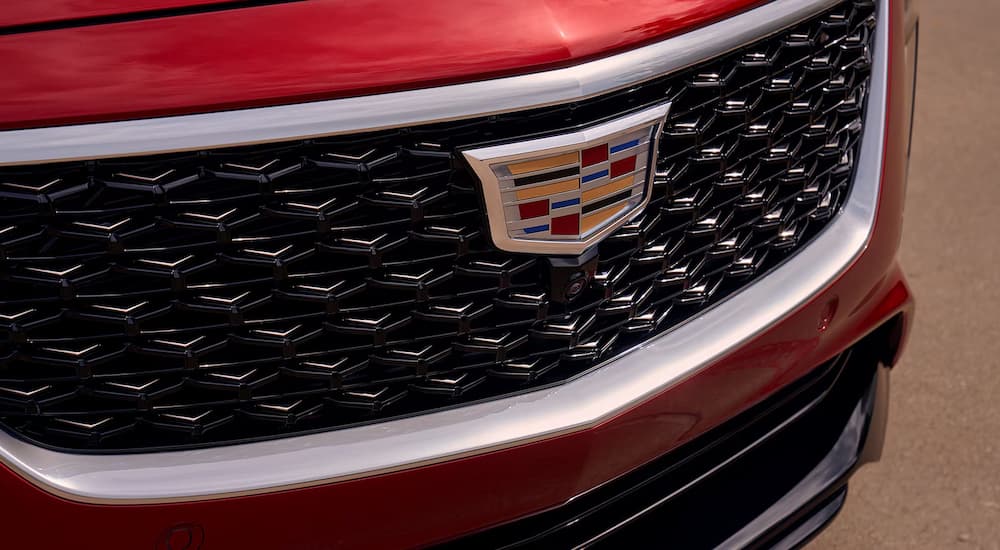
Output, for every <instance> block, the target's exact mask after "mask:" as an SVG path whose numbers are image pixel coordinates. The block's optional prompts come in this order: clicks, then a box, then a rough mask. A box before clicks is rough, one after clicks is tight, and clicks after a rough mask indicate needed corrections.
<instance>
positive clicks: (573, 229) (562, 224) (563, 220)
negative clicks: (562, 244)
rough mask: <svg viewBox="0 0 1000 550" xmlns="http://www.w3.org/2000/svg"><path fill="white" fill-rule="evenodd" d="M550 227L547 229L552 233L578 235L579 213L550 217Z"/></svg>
mask: <svg viewBox="0 0 1000 550" xmlns="http://www.w3.org/2000/svg"><path fill="white" fill-rule="evenodd" d="M551 223H552V227H551V228H550V229H549V231H550V232H551V233H552V234H553V235H579V234H580V215H579V214H569V215H567V216H559V217H556V218H552V222H551Z"/></svg>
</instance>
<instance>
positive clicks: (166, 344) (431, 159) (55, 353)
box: [0, 0, 875, 452]
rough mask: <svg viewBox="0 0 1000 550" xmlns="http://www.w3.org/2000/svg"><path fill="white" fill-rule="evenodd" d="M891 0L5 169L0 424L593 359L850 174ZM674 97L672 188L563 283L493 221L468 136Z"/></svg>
mask: <svg viewBox="0 0 1000 550" xmlns="http://www.w3.org/2000/svg"><path fill="white" fill-rule="evenodd" d="M874 25H875V20H874V6H873V3H872V2H870V1H866V0H856V1H852V2H844V3H842V4H840V5H838V6H837V7H835V8H833V9H831V10H829V11H827V12H825V13H823V14H821V15H820V16H817V17H815V18H813V19H811V20H809V21H805V22H803V23H801V24H799V25H796V26H794V27H793V28H790V29H788V30H786V31H784V32H782V33H780V34H777V35H774V36H771V37H768V38H767V39H765V40H762V41H760V42H758V43H754V44H750V45H748V46H747V47H745V48H743V49H740V50H738V51H735V52H732V53H730V54H727V55H725V56H724V57H721V58H718V59H714V60H712V61H710V62H708V63H705V64H701V65H698V66H695V67H692V68H690V69H686V70H684V71H682V72H679V73H676V74H673V75H670V76H667V77H662V78H659V79H656V80H652V81H649V82H647V83H644V84H642V85H639V86H635V87H633V88H630V89H628V90H623V91H619V92H615V93H611V94H608V95H606V96H602V97H599V98H595V99H592V100H587V101H585V102H580V103H576V104H571V105H563V106H557V107H548V108H544V109H538V110H534V111H525V112H520V113H513V114H506V115H499V116H493V117H488V118H478V119H470V120H464V121H459V122H452V123H446V124H435V125H427V126H418V127H413V128H407V129H402V130H393V131H386V132H379V133H372V134H364V135H355V136H346V137H342V136H341V137H331V138H328V139H316V140H309V141H299V142H293V143H278V144H273V145H266V146H253V147H243V148H235V149H220V150H208V151H200V152H195V153H184V154H173V155H159V156H154V157H144V158H116V159H103V160H97V161H88V162H75V163H66V164H56V165H38V166H20V167H13V168H3V169H0V277H2V280H3V285H2V288H0V337H2V343H0V422H2V425H3V426H4V427H5V428H6V429H8V430H10V431H12V432H14V433H16V434H19V435H21V436H23V437H26V438H28V439H31V440H33V441H36V442H39V443H41V444H45V445H49V446H53V447H58V448H69V449H76V450H89V451H90V452H98V451H100V452H120V451H125V450H129V451H135V450H153V449H165V448H178V447H189V446H197V445H214V444H222V443H231V442H236V441H247V440H253V439H259V438H266V437H275V436H282V435H288V434H292V433H305V432H308V431H313V430H325V429H331V428H334V427H342V426H348V425H354V424H357V423H360V422H371V421H376V420H383V419H387V418H391V417H397V416H400V415H407V414H416V413H422V412H427V411H430V410H435V409H440V408H443V407H449V406H455V405H458V404H462V403H468V402H470V401H475V400H481V399H488V398H495V397H498V396H502V395H509V394H511V393H515V392H519V391H524V390H526V389H531V388H535V387H538V386H541V385H545V384H551V383H555V382H559V381H562V380H565V379H567V378H568V377H571V376H574V375H577V374H579V373H581V372H584V371H586V370H588V369H591V368H593V367H594V366H596V365H598V364H599V363H600V362H601V361H602V360H606V359H608V358H611V357H614V356H615V355H617V354H619V353H621V352H623V351H625V350H627V349H628V348H630V347H631V346H634V345H635V344H637V343H639V342H642V341H643V340H646V339H649V338H650V337H652V336H654V335H657V334H660V333H662V332H663V331H665V330H667V329H669V328H670V327H672V326H675V325H676V324H677V323H679V322H681V321H684V320H685V319H688V318H690V317H691V316H692V315H695V314H697V313H698V312H700V311H703V310H704V309H705V308H706V307H707V306H709V305H711V304H713V303H715V302H718V301H719V300H721V299H722V298H724V297H725V296H727V295H729V294H731V293H732V292H734V291H737V290H739V289H740V288H742V287H745V286H746V285H747V284H748V283H750V282H751V281H753V280H755V278H758V277H760V276H761V275H762V274H764V273H766V272H767V271H768V269H770V268H771V267H773V266H775V265H776V264H777V263H778V262H780V261H781V260H782V259H783V258H785V257H787V256H788V255H789V254H791V253H793V252H794V251H795V250H796V249H798V248H800V247H801V246H803V244H804V243H805V242H807V241H808V240H809V239H810V237H811V236H813V235H814V234H815V233H816V232H817V231H818V230H820V229H821V228H822V227H823V226H824V225H825V224H826V222H827V221H828V220H829V219H830V218H831V217H832V216H833V215H834V214H835V213H836V212H837V210H838V208H839V207H840V206H841V205H842V202H843V200H844V197H845V196H846V194H847V192H848V189H849V185H850V182H851V177H852V172H853V167H854V163H855V157H856V155H857V149H858V142H859V138H860V135H861V129H862V126H861V122H862V112H863V107H864V101H865V94H866V90H867V85H868V77H869V72H870V62H871V52H870V47H871V44H870V41H871V37H872V36H873V30H874ZM664 99H669V100H671V101H672V102H673V106H672V109H671V114H670V116H669V120H668V123H667V124H666V126H665V128H664V131H663V136H662V139H661V147H660V151H659V158H658V161H657V166H656V177H655V185H654V189H653V194H652V200H651V202H650V204H649V206H648V207H647V208H646V209H645V211H644V213H643V214H641V215H640V216H639V217H638V218H636V219H635V220H633V221H631V222H630V223H629V224H628V225H626V226H624V227H622V228H621V229H620V230H618V231H617V232H616V233H614V234H613V235H612V236H611V237H609V238H608V239H607V240H605V241H604V242H602V243H601V244H600V245H599V264H598V268H597V274H596V276H595V278H594V280H593V282H592V283H591V284H590V286H589V287H588V288H587V289H586V290H585V291H584V292H583V294H582V295H581V296H580V297H579V298H578V299H577V300H575V301H573V302H571V303H570V304H569V305H563V304H559V303H556V302H554V301H552V300H550V299H549V297H548V296H549V292H548V288H547V285H548V284H549V273H550V267H549V265H548V264H547V260H545V259H543V258H539V257H533V256H524V255H513V254H508V253H503V252H500V251H498V250H496V249H495V248H493V247H492V245H491V243H490V241H489V238H488V233H487V231H486V229H485V223H484V219H483V211H482V209H481V206H480V198H479V194H478V193H479V191H478V188H477V186H478V183H477V182H476V181H475V180H474V179H473V177H472V175H471V173H470V171H469V170H468V169H467V167H466V166H464V164H463V163H462V161H461V154H460V149H461V148H463V147H468V146H473V145H482V144H486V143H496V142H500V141H503V140H509V139H524V138H525V137H528V136H536V135H544V134H552V133H556V132H561V131H565V130H568V129H573V128H579V127H581V126H585V125H589V124H594V123H597V122H601V121H604V120H608V119H612V118H614V117H617V116H621V115H622V114H623V113H625V112H629V111H631V110H635V109H639V108H641V107H644V106H647V105H650V104H653V103H657V102H661V101H663V100H664Z"/></svg>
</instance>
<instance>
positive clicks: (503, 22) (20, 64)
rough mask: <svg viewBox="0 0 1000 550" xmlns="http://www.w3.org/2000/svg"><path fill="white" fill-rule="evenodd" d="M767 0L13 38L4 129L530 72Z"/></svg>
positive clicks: (260, 18)
mask: <svg viewBox="0 0 1000 550" xmlns="http://www.w3.org/2000/svg"><path fill="white" fill-rule="evenodd" d="M144 1H145V2H154V0H144ZM123 2H125V0H114V2H113V3H112V5H119V6H120V5H122V3H123ZM759 2H760V0H609V1H604V0H601V1H599V0H583V1H581V0H547V1H545V2H539V1H538V0H509V1H505V2H494V1H487V0H430V1H427V2H420V3H419V5H418V4H415V3H414V2H412V1H410V0H352V1H350V2H343V1H339V0H312V1H310V2H297V3H290V4H280V5H273V6H265V7H255V8H248V9H240V10H230V11H223V12H214V13H205V14H197V15H186V16H182V17H172V18H164V19H151V20H146V21H135V22H128V23H116V24H113V25H100V26H89V27H80V28H72V29H64V30H54V31H45V32H34V33H27V34H16V35H7V36H0V67H3V78H0V128H16V127H27V126H48V125H54V124H65V123H71V122H80V121H94V120H119V119H128V118H139V117H148V116H156V115H166V114H179V113H193V112H204V111H213V110H220V109H232V108H238V107H251V106H258V105H267V104H277V103H295V102H300V101H310V100H317V99H329V98H334V97H344V96H350V95H362V94H367V93H372V92H378V91H385V90H398V89H404V88H416V87H421V86H427V85H432V84H440V83H450V82H459V81H470V80H478V79H482V78H486V77H491V76H498V75H510V74H517V73H527V72H533V71H536V70H539V69H542V68H547V67H553V66H560V65H567V64H571V63H573V62H577V61H580V60H585V59H590V58H595V57H599V56H602V55H606V54H609V53H613V52H616V51H619V50H622V49H625V48H628V47H632V46H635V45H638V44H642V43H645V42H650V41H653V40H656V39H661V38H664V37H665V36H667V35H670V34H675V33H678V32H680V31H683V30H687V29H690V28H692V27H695V26H699V25H704V24H706V23H709V22H711V21H714V20H717V19H719V18H720V17H722V16H724V15H726V14H729V13H732V12H733V11H736V10H743V9H746V8H748V7H750V6H752V5H754V4H757V3H759ZM10 3H12V2H5V3H4V4H5V5H4V7H3V9H0V11H4V10H8V9H9V7H8V6H7V5H6V4H10ZM15 3H16V4H24V5H29V4H33V1H32V2H29V1H22V2H15ZM70 3H71V0H61V1H59V0H42V1H41V2H40V5H41V6H42V7H41V8H39V10H44V9H48V10H51V11H52V12H53V13H55V14H58V13H59V10H68V8H66V5H67V4H70ZM182 3H183V2H182ZM81 5H83V6H91V7H93V6H97V5H98V0H86V1H83V2H82V4H81ZM45 6H48V8H45ZM19 9H20V10H28V9H29V8H25V7H22V8H19Z"/></svg>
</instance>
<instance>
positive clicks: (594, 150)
mask: <svg viewBox="0 0 1000 550" xmlns="http://www.w3.org/2000/svg"><path fill="white" fill-rule="evenodd" d="M580 155H581V160H582V162H581V164H582V165H583V167H584V168H586V167H587V166H593V165H595V164H598V163H601V162H604V161H606V160H608V146H607V145H598V146H597V147H591V148H590V149H584V150H583V151H581V153H580Z"/></svg>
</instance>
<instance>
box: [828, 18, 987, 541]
mask: <svg viewBox="0 0 1000 550" xmlns="http://www.w3.org/2000/svg"><path fill="white" fill-rule="evenodd" d="M920 13H921V15H920V52H919V67H918V85H917V112H916V117H915V126H914V137H913V139H914V141H913V149H912V157H911V160H910V178H909V188H908V191H907V199H906V201H907V204H906V219H905V224H904V234H903V243H902V251H901V258H902V262H903V266H904V268H905V270H906V272H907V275H908V276H909V280H910V283H911V284H912V288H913V292H914V294H915V296H916V300H917V314H916V323H915V326H914V329H913V332H912V334H911V338H910V342H909V347H908V349H907V350H906V353H905V355H904V357H903V359H902V361H901V362H900V364H899V365H897V366H896V368H895V369H894V370H893V373H892V399H891V404H890V413H889V430H888V437H887V441H886V446H885V449H884V452H883V456H882V461H881V462H879V463H877V464H874V465H868V466H865V467H864V468H863V469H862V470H860V471H859V472H858V474H857V475H856V477H855V478H854V479H853V480H852V482H851V484H850V490H849V496H848V499H847V504H846V505H845V507H844V509H843V511H842V512H841V514H840V515H839V516H838V517H837V518H836V519H835V520H834V522H833V524H832V525H831V526H830V527H829V528H828V529H827V531H826V532H824V533H823V534H821V535H820V536H819V537H818V538H817V539H816V540H815V541H814V542H813V543H812V544H811V545H810V547H809V548H810V550H827V549H834V548H837V549H840V548H906V549H922V548H935V549H937V548H970V549H972V548H984V549H1000V441H998V440H1000V325H998V320H1000V177H998V175H1000V111H998V106H1000V31H998V23H1000V1H997V0H924V1H923V2H921V6H920Z"/></svg>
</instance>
